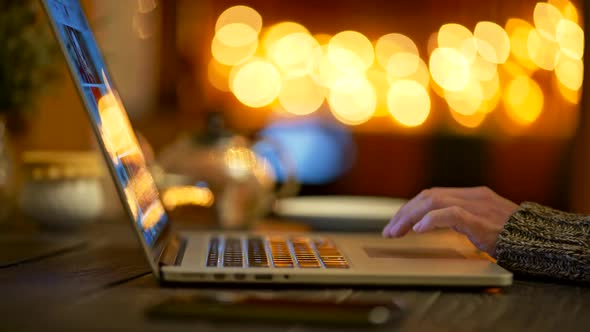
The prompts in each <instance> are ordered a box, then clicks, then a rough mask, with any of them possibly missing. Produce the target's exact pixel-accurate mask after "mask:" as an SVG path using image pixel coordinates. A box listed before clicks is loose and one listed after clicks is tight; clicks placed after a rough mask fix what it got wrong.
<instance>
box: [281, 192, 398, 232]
mask: <svg viewBox="0 0 590 332" xmlns="http://www.w3.org/2000/svg"><path fill="white" fill-rule="evenodd" d="M406 201H407V200H405V199H400V198H389V197H373V196H300V197H291V198H285V199H281V200H279V201H277V202H276V204H275V206H274V213H275V214H276V215H277V216H279V217H281V218H286V219H292V220H297V221H301V222H304V223H306V224H309V225H310V226H311V227H312V228H313V229H316V230H326V231H332V230H338V231H342V230H344V231H380V230H381V229H382V228H383V227H384V226H385V225H386V224H387V223H388V222H389V220H390V219H391V217H392V216H393V215H394V214H395V213H396V212H397V211H398V210H399V208H400V207H401V206H402V205H403V204H405V203H406Z"/></svg>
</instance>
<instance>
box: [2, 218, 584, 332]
mask: <svg viewBox="0 0 590 332" xmlns="http://www.w3.org/2000/svg"><path fill="white" fill-rule="evenodd" d="M21 224H22V223H21ZM19 243H20V245H19ZM62 244H69V245H72V246H73V247H66V248H60V245H62ZM55 245H57V247H55ZM35 246H37V247H38V248H36V247H35ZM52 246H53V247H52ZM19 248H20V249H19ZM24 248H28V249H27V250H24ZM0 250H2V251H3V253H4V254H0V257H3V258H4V263H5V264H0V294H1V295H0V296H1V297H0V298H1V300H0V330H1V331H4V330H6V331H40V330H51V331H53V330H56V331H58V330H59V331H64V330H76V331H78V330H80V331H86V330H89V329H91V328H93V329H101V330H103V329H110V330H121V329H123V330H131V331H240V332H245V331H291V332H303V331H342V328H326V327H324V328H320V327H313V326H311V327H310V326H298V325H292V326H291V325H261V324H236V323H231V322H225V323H213V322H209V321H162V320H150V319H148V318H147V317H146V316H145V309H146V308H147V307H149V306H150V305H152V304H155V303H158V302H159V301H162V300H163V299H165V298H167V297H169V296H171V295H173V294H179V293H182V294H197V293H203V292H215V291H219V290H220V289H221V288H213V287H207V288H205V287H203V288H200V289H198V288H173V287H160V286H159V285H158V283H157V282H156V281H155V280H154V278H153V276H152V275H151V274H150V270H149V268H148V265H147V263H146V262H145V260H144V257H143V256H142V254H141V251H140V249H139V248H138V246H137V243H136V240H135V238H134V235H133V234H132V232H131V230H130V227H129V226H128V225H127V224H126V223H124V222H100V223H96V224H94V225H92V226H89V227H86V228H84V229H81V230H79V231H76V232H47V231H39V230H37V229H36V228H35V227H33V226H31V225H30V224H25V226H23V225H21V226H18V227H12V226H10V227H9V226H6V225H5V226H2V225H0ZM19 250H22V253H25V252H27V251H28V252H29V255H30V256H29V257H28V260H26V261H23V260H22V257H21V259H20V262H18V263H17V262H16V261H13V262H12V263H10V261H9V260H7V257H8V256H18V254H20V253H19ZM11 253H12V254H11ZM8 258H10V257H8ZM0 262H1V261H0ZM233 291H249V292H283V293H284V294H287V295H291V294H292V295H294V296H295V295H296V296H301V295H312V294H313V295H314V296H347V297H352V298H354V297H385V298H390V299H392V300H394V301H395V302H396V303H398V304H399V305H400V306H402V307H403V308H404V309H405V315H404V318H403V320H402V321H401V322H399V323H398V324H396V325H392V326H387V327H381V328H377V329H375V330H379V331H453V332H455V331H474V330H478V331H481V330H489V331H521V330H527V331H529V330H530V331H556V330H559V331H574V330H577V331H589V330H590V287H587V286H586V287H584V286H582V285H572V284H562V283H555V282H542V281H533V280H522V279H518V278H517V280H516V281H515V283H514V285H513V286H511V287H509V288H507V289H504V290H502V291H500V292H493V291H481V290H457V289H444V288H441V289H438V288H435V289H419V288H392V289H351V288H336V289H317V288H315V289H313V288H311V289H306V288H292V289H285V288H283V289H275V290H260V289H258V290H256V289H254V290H253V289H244V290H241V289H233Z"/></svg>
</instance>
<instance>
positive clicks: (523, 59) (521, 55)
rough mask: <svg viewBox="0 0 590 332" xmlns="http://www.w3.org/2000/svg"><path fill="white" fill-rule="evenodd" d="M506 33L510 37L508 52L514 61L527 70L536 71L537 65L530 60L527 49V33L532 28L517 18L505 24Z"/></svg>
mask: <svg viewBox="0 0 590 332" xmlns="http://www.w3.org/2000/svg"><path fill="white" fill-rule="evenodd" d="M505 28H506V32H507V33H508V35H509V36H510V52H511V53H512V55H513V56H514V58H515V59H516V61H517V62H518V63H519V64H520V65H522V66H523V67H524V68H526V69H528V70H535V69H537V68H538V67H537V65H535V63H534V62H533V60H531V57H530V56H529V50H528V47H527V43H528V38H529V33H530V32H531V31H532V30H533V29H534V28H533V26H532V25H531V24H530V23H529V22H527V21H525V20H521V19H518V18H511V19H509V20H508V21H507V22H506V27H505Z"/></svg>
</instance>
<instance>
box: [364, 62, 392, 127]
mask: <svg viewBox="0 0 590 332" xmlns="http://www.w3.org/2000/svg"><path fill="white" fill-rule="evenodd" d="M367 79H368V80H369V82H371V84H372V85H373V87H374V88H375V92H376V93H377V106H376V109H375V114H374V115H373V116H374V117H383V116H389V114H390V113H389V110H388V109H387V91H388V90H389V80H388V77H387V73H386V72H385V71H383V70H382V69H381V67H379V66H376V65H373V67H371V68H370V69H369V70H368V71H367Z"/></svg>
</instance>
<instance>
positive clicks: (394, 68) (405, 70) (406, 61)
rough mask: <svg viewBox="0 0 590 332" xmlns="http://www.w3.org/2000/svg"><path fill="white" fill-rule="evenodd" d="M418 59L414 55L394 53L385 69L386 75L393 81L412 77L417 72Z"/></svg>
mask: <svg viewBox="0 0 590 332" xmlns="http://www.w3.org/2000/svg"><path fill="white" fill-rule="evenodd" d="M419 65H420V57H418V56H417V55H416V54H414V53H409V52H400V53H395V54H393V55H392V56H391V57H390V58H389V62H388V63H387V66H386V67H385V69H386V71H387V74H388V75H389V76H391V77H393V78H394V79H395V78H397V79H401V78H405V77H408V76H411V75H414V74H415V73H416V72H417V71H418V66H419Z"/></svg>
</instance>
